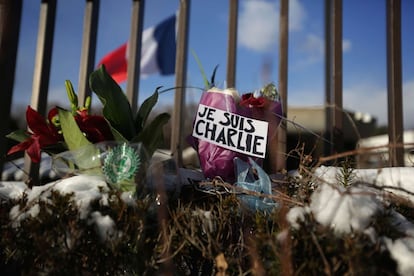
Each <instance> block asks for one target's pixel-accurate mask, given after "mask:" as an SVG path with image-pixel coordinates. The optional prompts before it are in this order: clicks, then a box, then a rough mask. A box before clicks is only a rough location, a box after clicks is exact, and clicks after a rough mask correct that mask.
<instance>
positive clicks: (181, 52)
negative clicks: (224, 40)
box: [171, 0, 190, 167]
mask: <svg viewBox="0 0 414 276" xmlns="http://www.w3.org/2000/svg"><path fill="white" fill-rule="evenodd" d="M189 10H190V0H180V10H179V16H178V32H177V48H176V51H177V52H176V62H175V86H176V90H175V96H174V111H173V118H172V128H171V153H172V154H173V157H174V159H175V161H176V164H177V166H178V167H182V165H183V157H182V151H183V148H182V140H183V139H182V138H183V125H184V116H183V113H184V110H185V108H184V106H185V85H186V73H187V48H188V21H189Z"/></svg>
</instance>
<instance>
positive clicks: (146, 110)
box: [135, 87, 161, 133]
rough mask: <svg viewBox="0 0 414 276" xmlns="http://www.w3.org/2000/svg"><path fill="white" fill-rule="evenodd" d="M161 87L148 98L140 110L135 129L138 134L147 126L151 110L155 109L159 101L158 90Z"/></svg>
mask: <svg viewBox="0 0 414 276" xmlns="http://www.w3.org/2000/svg"><path fill="white" fill-rule="evenodd" d="M160 88H161V87H157V89H156V90H155V92H154V94H152V96H150V97H148V98H147V99H146V100H145V101H144V102H143V103H142V104H141V107H140V108H139V110H138V113H137V117H136V118H135V129H136V131H137V133H139V132H140V131H141V130H142V129H143V128H144V126H145V123H146V121H147V119H148V116H149V114H150V113H151V110H152V109H153V108H154V106H155V104H156V103H157V101H158V89H160Z"/></svg>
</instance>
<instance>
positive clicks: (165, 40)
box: [98, 15, 176, 83]
mask: <svg viewBox="0 0 414 276" xmlns="http://www.w3.org/2000/svg"><path fill="white" fill-rule="evenodd" d="M175 52H176V15H173V16H170V17H168V18H167V19H165V20H164V21H162V22H160V23H159V24H157V25H156V26H153V27H150V28H148V29H145V30H144V31H143V32H142V44H141V76H142V77H145V76H148V75H151V74H161V75H172V74H174V72H175ZM102 64H104V65H105V69H106V71H107V72H108V73H109V74H110V75H111V77H112V78H113V79H114V80H115V81H116V82H117V83H122V82H124V81H126V79H127V66H128V43H125V44H123V45H121V46H120V47H119V48H118V49H116V50H114V51H112V52H110V53H109V54H107V55H106V56H104V57H103V58H102V59H101V61H100V62H99V64H98V67H99V66H100V65H102Z"/></svg>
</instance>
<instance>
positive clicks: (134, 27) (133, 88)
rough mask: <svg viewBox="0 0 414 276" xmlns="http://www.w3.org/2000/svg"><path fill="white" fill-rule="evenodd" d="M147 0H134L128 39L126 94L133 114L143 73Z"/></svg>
mask: <svg viewBox="0 0 414 276" xmlns="http://www.w3.org/2000/svg"><path fill="white" fill-rule="evenodd" d="M144 7H145V0H133V1H132V18H131V33H130V35H129V41H128V49H127V51H128V68H127V76H128V81H127V87H126V94H127V97H128V100H129V103H130V104H131V109H132V112H133V114H135V112H136V110H137V104H138V93H139V79H140V73H141V44H142V29H143V22H144Z"/></svg>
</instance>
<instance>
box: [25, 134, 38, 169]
mask: <svg viewBox="0 0 414 276" xmlns="http://www.w3.org/2000/svg"><path fill="white" fill-rule="evenodd" d="M39 140H40V137H38V136H35V137H34V139H33V143H32V144H31V145H30V146H29V148H28V149H27V154H28V155H29V156H30V159H31V160H32V162H33V163H39V162H40V143H39Z"/></svg>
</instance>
